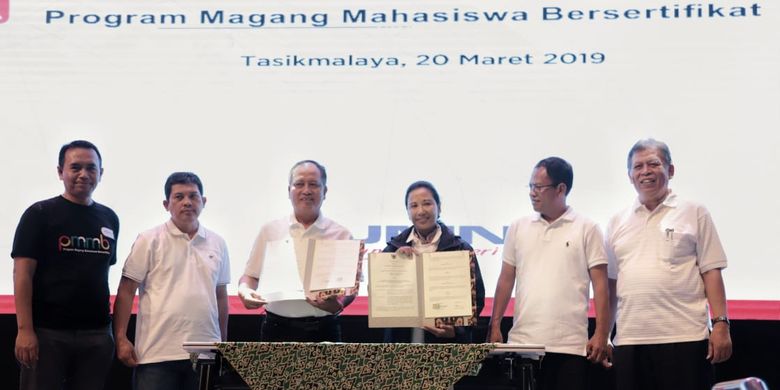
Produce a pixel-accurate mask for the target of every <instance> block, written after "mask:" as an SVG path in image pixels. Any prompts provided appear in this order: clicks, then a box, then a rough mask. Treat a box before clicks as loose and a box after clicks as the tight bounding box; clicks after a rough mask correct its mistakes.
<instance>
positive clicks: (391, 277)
mask: <svg viewBox="0 0 780 390" xmlns="http://www.w3.org/2000/svg"><path fill="white" fill-rule="evenodd" d="M472 272H473V271H472V269H471V255H470V254H469V252H467V251H457V252H435V253H424V254H421V255H415V256H414V257H408V256H404V255H401V254H395V253H371V254H370V255H369V260H368V276H369V282H368V306H369V317H368V326H369V327H388V328H391V327H420V326H423V325H430V326H434V325H436V324H440V325H441V324H447V325H456V326H463V325H470V324H471V323H472V321H473V318H474V314H475V313H474V310H475V309H474V300H473V291H474V285H473V283H472Z"/></svg>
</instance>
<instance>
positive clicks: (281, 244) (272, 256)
mask: <svg viewBox="0 0 780 390" xmlns="http://www.w3.org/2000/svg"><path fill="white" fill-rule="evenodd" d="M359 257H360V241H359V240H294V239H292V238H287V239H284V240H278V241H270V242H268V243H267V244H266V248H265V259H264V262H263V268H262V271H260V278H259V279H260V285H259V287H258V293H259V294H260V296H261V297H263V299H264V300H265V301H267V302H275V301H284V300H297V299H305V298H306V297H307V296H308V297H310V298H314V297H315V296H318V295H319V296H329V295H344V294H347V293H351V292H352V291H349V290H352V289H355V288H357V286H358V282H359V279H360V261H359Z"/></svg>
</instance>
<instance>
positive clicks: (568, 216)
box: [533, 206, 575, 225]
mask: <svg viewBox="0 0 780 390" xmlns="http://www.w3.org/2000/svg"><path fill="white" fill-rule="evenodd" d="M574 216H575V214H574V209H573V208H572V207H571V206H566V211H564V212H563V214H561V216H560V217H558V219H556V220H555V221H552V222H547V220H546V219H544V218H542V214H541V213H539V212H535V213H534V216H533V220H534V221H535V222H543V223H546V224H548V225H554V224H556V223H563V222H571V221H574ZM558 221H560V222H558Z"/></svg>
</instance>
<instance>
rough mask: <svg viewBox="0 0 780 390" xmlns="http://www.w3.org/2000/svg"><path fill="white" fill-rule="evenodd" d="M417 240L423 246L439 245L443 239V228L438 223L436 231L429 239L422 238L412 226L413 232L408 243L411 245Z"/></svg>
mask: <svg viewBox="0 0 780 390" xmlns="http://www.w3.org/2000/svg"><path fill="white" fill-rule="evenodd" d="M415 239H416V240H417V241H418V242H420V243H421V244H423V245H425V244H433V243H437V242H439V240H440V239H441V226H440V225H439V224H438V223H437V224H436V230H434V231H432V232H431V233H430V234H428V237H422V236H421V235H420V233H418V232H417V229H415V228H414V226H412V231H410V232H409V236H408V237H407V238H406V242H407V243H411V242H414V241H415Z"/></svg>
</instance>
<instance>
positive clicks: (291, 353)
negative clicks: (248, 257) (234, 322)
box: [184, 342, 544, 390]
mask: <svg viewBox="0 0 780 390" xmlns="http://www.w3.org/2000/svg"><path fill="white" fill-rule="evenodd" d="M184 349H185V350H187V351H189V352H190V353H191V354H192V355H193V356H194V360H193V361H194V362H196V361H201V362H202V364H199V365H200V374H201V383H202V386H201V388H202V389H208V388H212V387H211V386H213V383H214V382H215V380H214V379H215V377H218V376H221V375H222V373H223V370H224V368H223V367H222V365H221V364H215V363H209V359H203V356H202V354H210V355H212V356H211V358H213V359H215V360H211V362H215V361H219V360H221V359H224V360H226V361H227V363H229V364H230V366H232V367H233V368H234V369H235V371H236V372H237V373H238V374H239V375H240V376H241V378H242V379H243V381H244V382H245V383H246V385H247V386H248V387H249V388H250V389H252V390H266V389H382V390H384V389H400V388H409V389H432V390H433V389H441V390H446V389H449V388H450V386H452V384H454V383H455V382H456V381H458V380H459V379H460V378H461V377H463V376H464V375H469V374H476V372H477V370H478V369H479V364H480V362H482V361H483V360H484V359H485V358H486V357H487V356H489V355H491V356H499V357H500V356H523V357H526V358H537V359H538V358H539V357H540V356H542V355H544V347H543V346H539V345H516V344H515V345H513V344H408V343H398V344H378V343H377V344H372V343H264V342H225V343H213V342H207V343H199V342H187V343H185V344H184ZM199 355H200V356H201V358H200V359H199V358H198V356H199ZM530 374H531V375H532V372H531V373H530ZM531 383H532V382H531ZM528 388H531V389H532V388H533V387H528Z"/></svg>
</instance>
